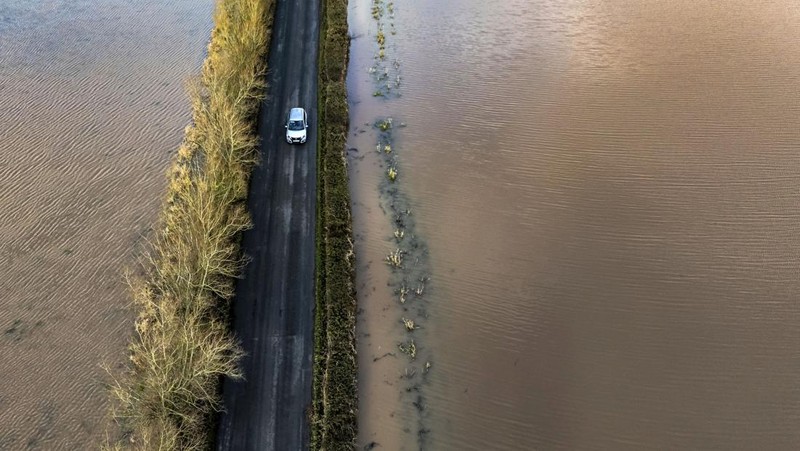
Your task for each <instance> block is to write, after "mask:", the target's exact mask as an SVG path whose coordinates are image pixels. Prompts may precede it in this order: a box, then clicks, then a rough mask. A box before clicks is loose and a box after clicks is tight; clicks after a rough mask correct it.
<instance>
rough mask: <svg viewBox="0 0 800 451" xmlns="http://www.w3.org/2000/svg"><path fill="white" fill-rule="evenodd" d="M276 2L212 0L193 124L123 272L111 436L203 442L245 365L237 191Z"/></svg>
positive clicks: (246, 165) (251, 149)
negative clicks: (127, 294) (136, 257)
mask: <svg viewBox="0 0 800 451" xmlns="http://www.w3.org/2000/svg"><path fill="white" fill-rule="evenodd" d="M273 3H274V1H273V0H219V1H218V3H217V7H216V11H215V16H214V30H213V32H212V35H211V40H210V44H209V46H208V56H207V58H206V61H205V63H204V65H203V68H202V72H201V75H200V77H199V79H198V80H197V81H196V82H194V83H192V84H191V85H190V95H191V99H192V120H193V124H192V125H191V126H189V127H187V129H186V136H185V139H184V142H183V143H182V144H181V146H180V148H179V150H178V153H177V156H176V158H175V160H174V162H173V165H172V167H171V169H170V171H169V175H168V178H169V186H168V189H167V196H166V201H165V205H164V209H163V211H162V213H161V216H160V219H159V224H158V227H157V229H156V230H157V231H156V232H155V233H154V237H153V238H152V241H151V245H150V248H149V251H148V252H147V253H146V254H145V256H144V258H143V259H142V261H143V263H144V264H143V274H144V275H143V276H142V277H136V278H132V280H131V291H132V296H133V300H134V304H135V305H136V307H137V309H138V317H137V319H136V323H135V329H136V333H135V335H134V337H133V339H132V340H131V343H130V346H129V350H130V365H129V368H128V371H126V373H125V374H123V375H121V376H119V377H115V379H114V382H113V383H112V387H111V392H112V394H113V397H114V398H115V403H114V405H115V407H114V417H115V419H116V421H117V422H118V423H119V424H120V425H121V427H122V429H123V431H125V433H126V439H125V440H124V441H122V442H117V443H112V444H111V445H110V446H111V447H114V448H122V447H132V448H135V449H146V450H155V449H157V450H171V449H206V448H210V447H211V446H212V444H213V439H214V433H215V428H216V426H215V424H214V421H215V417H216V414H217V413H218V412H219V410H220V409H221V398H220V386H221V385H220V381H221V379H222V377H232V378H238V377H241V376H242V374H241V372H240V370H239V368H238V367H237V363H238V360H239V358H240V357H241V354H242V351H241V349H240V348H239V346H238V344H237V343H236V340H235V339H234V337H233V335H232V333H231V330H230V323H229V312H230V305H229V303H230V300H231V297H232V296H233V294H234V282H235V279H236V278H237V277H239V275H240V272H241V269H242V266H243V265H244V259H243V256H242V254H241V251H240V240H241V233H242V231H244V230H246V229H247V228H249V227H250V219H249V215H248V212H247V210H246V204H245V201H246V198H247V192H248V184H249V178H250V174H251V171H252V168H253V166H254V165H255V164H256V162H257V159H258V152H257V148H256V145H257V138H256V135H255V130H256V129H255V124H256V113H257V110H258V106H259V102H260V100H261V99H262V98H263V93H264V91H265V88H266V85H265V82H264V73H265V70H266V64H265V61H266V59H265V55H266V52H267V46H268V41H269V36H270V32H271V23H272V14H273V6H274V5H273Z"/></svg>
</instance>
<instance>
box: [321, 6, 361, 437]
mask: <svg viewBox="0 0 800 451" xmlns="http://www.w3.org/2000/svg"><path fill="white" fill-rule="evenodd" d="M320 36H321V42H320V60H319V61H320V68H319V70H320V73H319V111H320V120H319V123H320V143H319V157H318V158H319V162H318V168H319V186H318V190H319V193H318V203H317V204H318V216H317V217H318V218H319V224H318V229H317V300H316V318H315V330H314V402H313V406H312V407H313V412H312V426H311V448H312V449H315V450H316V449H321V450H351V449H354V448H355V439H356V432H357V427H356V419H357V414H356V412H357V409H358V398H357V384H356V381H357V379H356V378H357V373H356V371H357V366H356V363H357V361H356V347H355V324H356V297H355V289H354V283H353V280H354V256H353V240H352V235H353V234H352V218H351V213H350V193H349V191H348V176H347V164H346V160H345V143H346V139H347V127H348V108H347V88H346V85H345V74H346V70H347V58H348V51H349V45H350V38H349V36H348V34H347V0H323V15H322V28H321V33H320Z"/></svg>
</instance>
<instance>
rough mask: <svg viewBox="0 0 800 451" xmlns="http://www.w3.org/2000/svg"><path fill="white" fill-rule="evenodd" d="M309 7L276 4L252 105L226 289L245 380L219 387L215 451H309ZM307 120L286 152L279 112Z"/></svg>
mask: <svg viewBox="0 0 800 451" xmlns="http://www.w3.org/2000/svg"><path fill="white" fill-rule="evenodd" d="M319 21H320V5H319V0H277V3H276V8H275V23H274V26H273V31H272V44H271V48H270V54H269V61H268V68H269V72H268V75H267V81H268V83H269V88H268V91H267V95H268V97H267V99H266V100H265V101H264V103H263V105H262V106H261V113H260V117H259V135H260V137H261V160H262V161H261V164H260V165H259V166H258V167H257V168H256V169H255V171H254V173H253V177H252V179H251V183H250V197H249V200H248V207H249V209H250V213H251V215H252V219H253V228H252V230H249V231H248V232H246V233H245V234H244V239H243V246H244V253H245V254H247V255H248V256H249V257H250V258H251V261H250V263H249V264H248V265H247V267H246V268H245V271H244V278H243V279H242V280H240V281H239V283H238V285H237V287H236V298H235V299H234V308H233V312H234V327H235V330H236V334H237V336H238V338H239V339H240V340H241V342H242V346H243V348H244V350H245V352H246V353H247V356H246V357H245V358H244V360H243V362H242V366H243V369H244V374H245V380H244V381H239V382H234V381H231V380H225V381H224V383H223V398H224V403H225V409H226V412H225V413H223V414H222V416H221V418H220V426H219V431H218V436H217V449H218V450H236V451H239V450H301V449H307V448H308V446H309V423H308V418H307V414H306V411H307V409H308V408H309V406H310V405H311V382H312V375H311V362H312V351H313V324H314V316H313V314H314V240H315V221H316V179H317V175H316V171H317V160H316V155H317V146H316V140H317V133H316V125H317V55H318V42H319ZM295 106H299V107H303V108H305V109H306V111H307V112H308V120H309V122H310V127H309V129H308V131H309V135H308V141H307V142H306V144H302V145H298V144H296V145H289V144H287V143H286V141H285V138H284V137H285V133H286V132H285V129H284V124H285V122H286V116H287V114H288V112H289V109H290V108H292V107H295Z"/></svg>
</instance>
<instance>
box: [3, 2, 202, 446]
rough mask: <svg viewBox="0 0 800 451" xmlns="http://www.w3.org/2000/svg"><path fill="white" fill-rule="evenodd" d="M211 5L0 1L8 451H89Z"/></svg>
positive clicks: (184, 120) (120, 357) (118, 357)
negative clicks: (131, 273) (129, 279)
mask: <svg viewBox="0 0 800 451" xmlns="http://www.w3.org/2000/svg"><path fill="white" fill-rule="evenodd" d="M212 8H213V0H201V1H197V0H179V1H166V0H157V1H148V2H131V1H126V0H102V1H101V0H69V1H66V0H41V1H40V0H3V1H2V2H0V149H1V150H2V151H0V209H2V215H0V235H2V237H3V239H2V243H0V252H1V254H0V258H2V261H3V265H2V267H0V293H1V295H0V362H2V365H0V380H2V381H3V383H2V385H0V424H2V427H0V449H48V450H49V449H65V450H66V449H69V450H73V449H90V448H92V447H96V445H97V444H98V443H99V442H100V440H102V438H103V437H104V435H105V432H106V431H105V424H104V420H105V415H106V413H107V409H108V403H107V394H106V392H105V390H104V388H103V383H104V382H107V381H108V379H107V376H106V373H105V371H104V369H103V368H102V367H101V364H107V365H108V366H110V367H112V368H113V367H117V366H118V365H119V364H121V363H122V362H123V361H124V359H125V342H126V340H127V338H128V337H129V335H130V333H131V332H132V329H131V326H132V313H131V312H130V311H129V308H128V307H129V305H128V304H129V298H128V296H127V293H126V287H125V283H124V278H123V276H124V271H125V269H126V268H129V267H132V266H133V265H134V263H135V256H134V249H135V248H136V246H137V245H138V244H139V243H140V242H141V239H142V235H143V234H147V233H148V229H149V227H150V226H151V225H152V224H153V221H154V220H155V219H156V215H157V208H158V206H159V205H160V203H161V193H162V192H163V188H164V184H165V182H166V179H165V171H166V168H167V165H168V163H169V160H170V156H171V154H172V153H173V152H174V150H176V148H177V145H178V143H179V142H180V140H181V138H182V135H183V128H184V127H185V126H186V125H187V124H188V121H189V102H188V99H187V97H186V95H185V89H184V85H185V82H186V81H187V79H188V77H189V76H190V75H192V74H194V73H197V71H198V69H199V66H200V64H201V62H202V58H203V54H204V51H205V44H206V42H207V40H208V38H209V35H210V30H211V25H212V21H211V19H212V17H211V14H212Z"/></svg>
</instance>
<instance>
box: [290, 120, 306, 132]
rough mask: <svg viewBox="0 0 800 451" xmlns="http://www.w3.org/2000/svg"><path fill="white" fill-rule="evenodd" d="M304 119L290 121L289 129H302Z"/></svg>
mask: <svg viewBox="0 0 800 451" xmlns="http://www.w3.org/2000/svg"><path fill="white" fill-rule="evenodd" d="M302 129H303V121H289V130H302Z"/></svg>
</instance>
